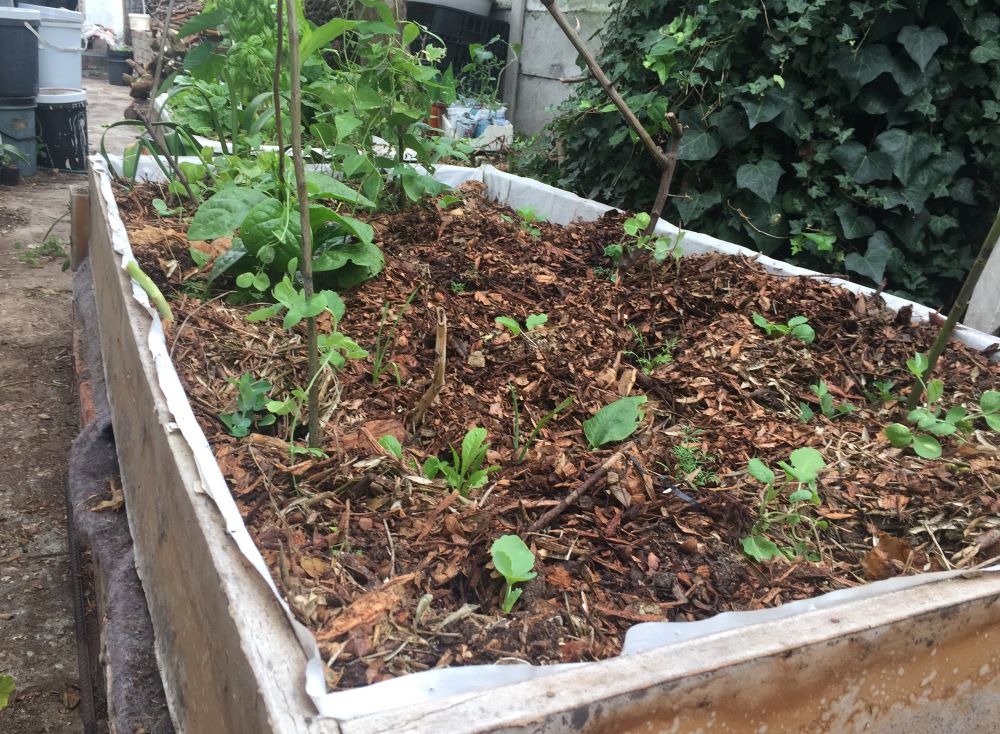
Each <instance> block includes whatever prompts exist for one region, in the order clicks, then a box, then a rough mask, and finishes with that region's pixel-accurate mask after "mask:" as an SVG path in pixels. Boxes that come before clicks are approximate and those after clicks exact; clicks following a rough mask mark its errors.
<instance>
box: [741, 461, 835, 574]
mask: <svg viewBox="0 0 1000 734" xmlns="http://www.w3.org/2000/svg"><path fill="white" fill-rule="evenodd" d="M778 466H779V467H780V468H781V470H782V475H781V476H780V477H779V476H778V475H776V474H775V472H774V470H773V469H771V468H770V467H769V466H767V464H765V463H764V462H763V461H761V460H760V459H758V458H753V459H751V460H750V462H749V463H748V464H747V471H748V472H749V473H750V476H752V477H753V478H754V479H756V480H757V481H758V482H761V483H762V484H763V485H764V490H763V492H762V494H761V498H760V504H759V506H758V508H757V521H756V522H755V523H754V524H753V527H752V528H751V529H750V534H749V535H747V536H746V537H744V538H743V539H742V541H741V543H742V546H743V552H744V553H746V554H747V555H748V556H750V557H751V558H753V559H754V560H756V561H770V560H772V559H774V558H777V557H779V556H781V557H785V558H789V559H791V558H796V557H798V556H803V557H805V558H808V559H809V560H820V558H821V555H822V552H821V550H820V540H819V532H820V531H821V530H825V529H826V528H827V527H828V523H827V521H826V520H822V519H816V518H815V517H813V516H812V514H811V513H809V512H808V508H809V507H810V506H814V505H818V504H820V501H821V500H820V497H819V493H818V492H817V490H816V480H817V478H818V477H819V473H820V472H821V471H822V470H823V469H824V467H825V466H826V462H825V461H824V459H823V455H822V454H821V453H820V452H819V451H817V450H816V449H814V448H811V447H809V446H804V447H802V448H798V449H795V450H794V451H792V453H791V455H790V456H789V457H788V461H779V462H778Z"/></svg>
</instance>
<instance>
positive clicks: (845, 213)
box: [834, 204, 875, 240]
mask: <svg viewBox="0 0 1000 734" xmlns="http://www.w3.org/2000/svg"><path fill="white" fill-rule="evenodd" d="M834 211H835V212H836V213H837V218H838V219H839V220H840V228H841V230H842V231H843V233H844V239H846V240H856V239H858V238H860V237H868V236H869V235H871V234H873V233H874V232H875V220H873V219H872V218H871V217H868V216H865V215H863V214H858V210H857V209H855V208H854V207H853V206H851V205H850V204H841V205H840V206H838V207H837V208H836V209H834Z"/></svg>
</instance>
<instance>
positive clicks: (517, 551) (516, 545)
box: [490, 535, 538, 614]
mask: <svg viewBox="0 0 1000 734" xmlns="http://www.w3.org/2000/svg"><path fill="white" fill-rule="evenodd" d="M490 554H491V555H492V556H493V567H494V568H496V570H497V572H498V573H499V574H500V575H501V576H503V578H504V581H505V582H506V583H505V584H504V594H503V603H502V604H501V606H500V608H501V609H503V613H504V614H510V610H511V609H513V608H514V604H516V603H517V600H518V599H520V598H521V593H522V591H523V589H520V588H514V584H520V583H524V582H526V581H531V579H533V578H535V576H537V575H538V574H537V573H535V572H534V571H532V568H534V566H535V554H534V553H532V552H531V549H530V548H528V546H527V545H526V544H525V542H524V541H523V540H521V538H519V537H518V536H516V535H501V536H500V537H499V538H497V539H496V540H494V541H493V545H492V546H490Z"/></svg>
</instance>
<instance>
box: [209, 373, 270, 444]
mask: <svg viewBox="0 0 1000 734" xmlns="http://www.w3.org/2000/svg"><path fill="white" fill-rule="evenodd" d="M229 382H230V383H232V384H233V385H236V387H237V388H238V389H239V394H238V395H237V397H236V411H235V412H233V413H222V414H221V415H220V416H219V420H221V421H222V422H223V423H225V424H226V427H227V428H228V429H229V434H230V435H231V436H235V437H236V438H243V437H244V436H247V435H248V434H249V433H250V427H251V426H252V425H253V423H254V421H256V423H257V425H258V426H270V425H273V424H274V421H275V420H276V417H275V415H274V413H265V414H264V415H258V414H259V413H262V412H264V411H266V410H267V403H268V400H267V394H268V393H269V392H271V383H270V382H268V381H267V380H255V379H254V378H253V375H250V374H248V373H244V374H242V375H240V376H239V378H238V379H235V380H234V379H230V380H229Z"/></svg>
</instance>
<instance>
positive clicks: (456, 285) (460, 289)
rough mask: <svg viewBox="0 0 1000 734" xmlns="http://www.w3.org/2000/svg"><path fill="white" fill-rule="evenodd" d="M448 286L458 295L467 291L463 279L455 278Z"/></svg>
mask: <svg viewBox="0 0 1000 734" xmlns="http://www.w3.org/2000/svg"><path fill="white" fill-rule="evenodd" d="M448 288H449V290H451V292H452V293H454V294H455V295H456V296H459V295H461V294H463V293H465V289H466V285H465V283H464V282H462V281H461V280H453V281H451V283H449V284H448Z"/></svg>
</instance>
